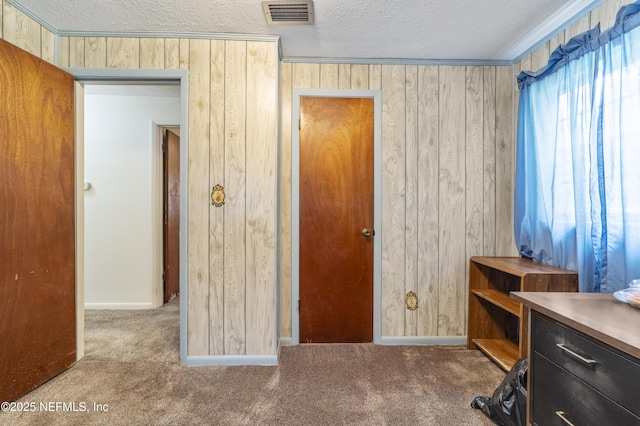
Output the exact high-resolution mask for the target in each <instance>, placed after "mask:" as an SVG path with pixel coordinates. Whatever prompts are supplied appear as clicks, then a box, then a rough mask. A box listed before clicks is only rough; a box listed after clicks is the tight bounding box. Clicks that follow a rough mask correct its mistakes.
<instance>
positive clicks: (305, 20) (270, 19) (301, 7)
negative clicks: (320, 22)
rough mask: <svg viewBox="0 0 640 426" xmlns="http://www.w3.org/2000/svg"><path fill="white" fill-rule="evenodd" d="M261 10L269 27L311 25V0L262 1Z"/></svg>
mask: <svg viewBox="0 0 640 426" xmlns="http://www.w3.org/2000/svg"><path fill="white" fill-rule="evenodd" d="M262 9H263V10H264V14H265V16H266V17H267V23H268V24H269V25H310V24H313V2H312V1H311V0H301V1H295V0H282V1H280V0H276V1H263V2H262Z"/></svg>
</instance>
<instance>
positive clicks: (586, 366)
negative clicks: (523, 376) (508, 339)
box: [532, 313, 640, 416]
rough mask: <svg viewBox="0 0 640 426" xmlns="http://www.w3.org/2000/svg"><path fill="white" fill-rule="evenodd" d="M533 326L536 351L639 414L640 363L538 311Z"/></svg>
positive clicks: (534, 316) (533, 319)
mask: <svg viewBox="0 0 640 426" xmlns="http://www.w3.org/2000/svg"><path fill="white" fill-rule="evenodd" d="M532 327H533V330H532V333H533V334H532V336H533V346H532V347H533V348H535V351H536V352H539V353H541V354H542V355H544V356H545V357H547V358H549V359H550V360H551V361H553V362H555V363H556V364H558V365H560V366H561V367H562V368H564V369H566V370H567V371H569V372H571V373H573V374H575V375H576V376H577V377H579V378H580V379H582V380H584V381H585V382H587V383H588V384H589V385H591V386H593V387H594V388H596V389H597V390H599V391H600V392H602V393H603V394H605V395H607V396H608V397H610V398H611V399H613V400H614V401H616V402H618V403H619V404H621V405H623V406H624V407H626V408H627V409H628V410H631V411H632V412H634V413H635V414H636V415H638V416H640V404H639V403H638V395H640V365H639V364H637V363H636V362H634V361H632V360H631V359H629V358H627V357H625V356H623V355H622V354H619V353H617V352H614V351H613V350H611V349H607V348H606V347H605V346H602V345H601V344H600V343H596V342H595V341H593V340H590V339H589V338H587V337H585V336H584V335H582V334H578V332H575V331H572V330H570V329H568V328H567V327H564V326H563V325H561V324H558V323H556V322H552V321H551V320H549V319H547V318H545V317H544V316H541V315H539V314H535V313H534V315H533V318H532ZM558 345H561V346H558ZM581 358H582V359H581Z"/></svg>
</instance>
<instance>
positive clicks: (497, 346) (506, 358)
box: [472, 339, 520, 371]
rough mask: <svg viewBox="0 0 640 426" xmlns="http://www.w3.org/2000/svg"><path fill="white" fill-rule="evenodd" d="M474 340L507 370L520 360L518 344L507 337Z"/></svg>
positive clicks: (479, 347) (486, 353)
mask: <svg viewBox="0 0 640 426" xmlns="http://www.w3.org/2000/svg"><path fill="white" fill-rule="evenodd" d="M472 342H473V343H474V344H475V345H476V346H477V347H478V349H480V350H481V351H482V352H484V353H485V355H487V356H488V357H489V358H491V359H492V360H493V361H494V362H495V363H496V364H498V365H499V366H500V368H502V369H503V370H505V371H509V370H510V369H511V367H513V364H515V363H516V361H518V359H519V358H520V354H519V352H518V345H517V344H516V343H514V342H512V341H511V340H506V339H473V340H472Z"/></svg>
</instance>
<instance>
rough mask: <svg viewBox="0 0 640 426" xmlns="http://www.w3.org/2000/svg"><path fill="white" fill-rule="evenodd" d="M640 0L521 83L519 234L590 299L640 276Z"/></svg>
mask: <svg viewBox="0 0 640 426" xmlns="http://www.w3.org/2000/svg"><path fill="white" fill-rule="evenodd" d="M638 26H640V1H636V2H635V3H632V4H630V5H627V6H624V7H623V8H622V9H620V11H619V12H618V15H617V17H616V23H615V25H614V26H613V27H612V28H611V29H609V30H607V31H605V32H601V31H600V27H599V25H598V26H596V27H595V28H594V29H592V30H590V31H588V32H586V33H583V34H581V35H579V36H577V37H574V38H572V39H571V40H570V41H569V42H568V43H566V44H565V45H563V46H560V47H558V48H557V49H556V50H555V51H554V52H553V53H552V55H551V57H550V59H549V63H548V64H547V66H546V67H544V68H543V69H541V70H539V71H538V72H535V73H532V72H523V73H521V74H520V75H519V76H518V86H519V88H520V103H519V109H518V130H517V132H518V133H517V144H518V146H517V159H516V181H515V205H514V232H515V239H516V243H517V246H518V250H519V251H520V253H521V254H522V255H524V256H527V257H530V258H532V259H534V260H536V261H539V262H542V263H545V264H549V265H554V266H559V267H562V268H567V269H572V270H576V271H578V279H579V287H580V291H582V292H614V291H617V290H620V289H622V288H625V287H627V285H628V283H629V281H631V280H632V279H636V278H640V28H637V27H638Z"/></svg>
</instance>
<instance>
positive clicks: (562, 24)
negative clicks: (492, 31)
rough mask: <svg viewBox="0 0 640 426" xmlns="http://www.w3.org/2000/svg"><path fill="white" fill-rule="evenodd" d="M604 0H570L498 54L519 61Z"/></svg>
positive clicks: (515, 61) (514, 61)
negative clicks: (549, 17) (525, 35)
mask: <svg viewBox="0 0 640 426" xmlns="http://www.w3.org/2000/svg"><path fill="white" fill-rule="evenodd" d="M605 1H606V0H583V1H573V2H570V3H569V4H567V5H566V6H564V7H563V8H562V9H560V10H559V11H558V13H556V14H555V15H553V16H552V17H551V19H548V20H547V21H545V22H544V23H542V24H540V25H538V26H537V27H535V28H533V29H532V30H531V31H529V33H528V35H527V37H524V38H522V39H520V40H518V41H517V42H515V43H510V44H508V45H506V46H505V47H504V49H502V50H501V51H500V52H498V56H501V57H508V58H514V59H513V63H514V64H516V63H518V62H520V61H521V60H522V59H523V58H525V57H527V56H528V55H529V54H531V52H533V51H535V50H536V49H538V48H539V47H540V46H541V45H543V44H544V43H546V42H547V41H548V40H549V39H551V38H552V37H554V36H555V35H556V34H558V33H559V32H560V31H562V30H564V29H565V28H567V27H568V26H569V25H571V24H573V23H574V22H576V21H577V20H579V19H581V18H582V17H584V16H585V15H586V14H588V13H589V12H591V11H592V10H593V9H595V8H596V7H598V6H600V5H601V4H602V3H604V2H605Z"/></svg>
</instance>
